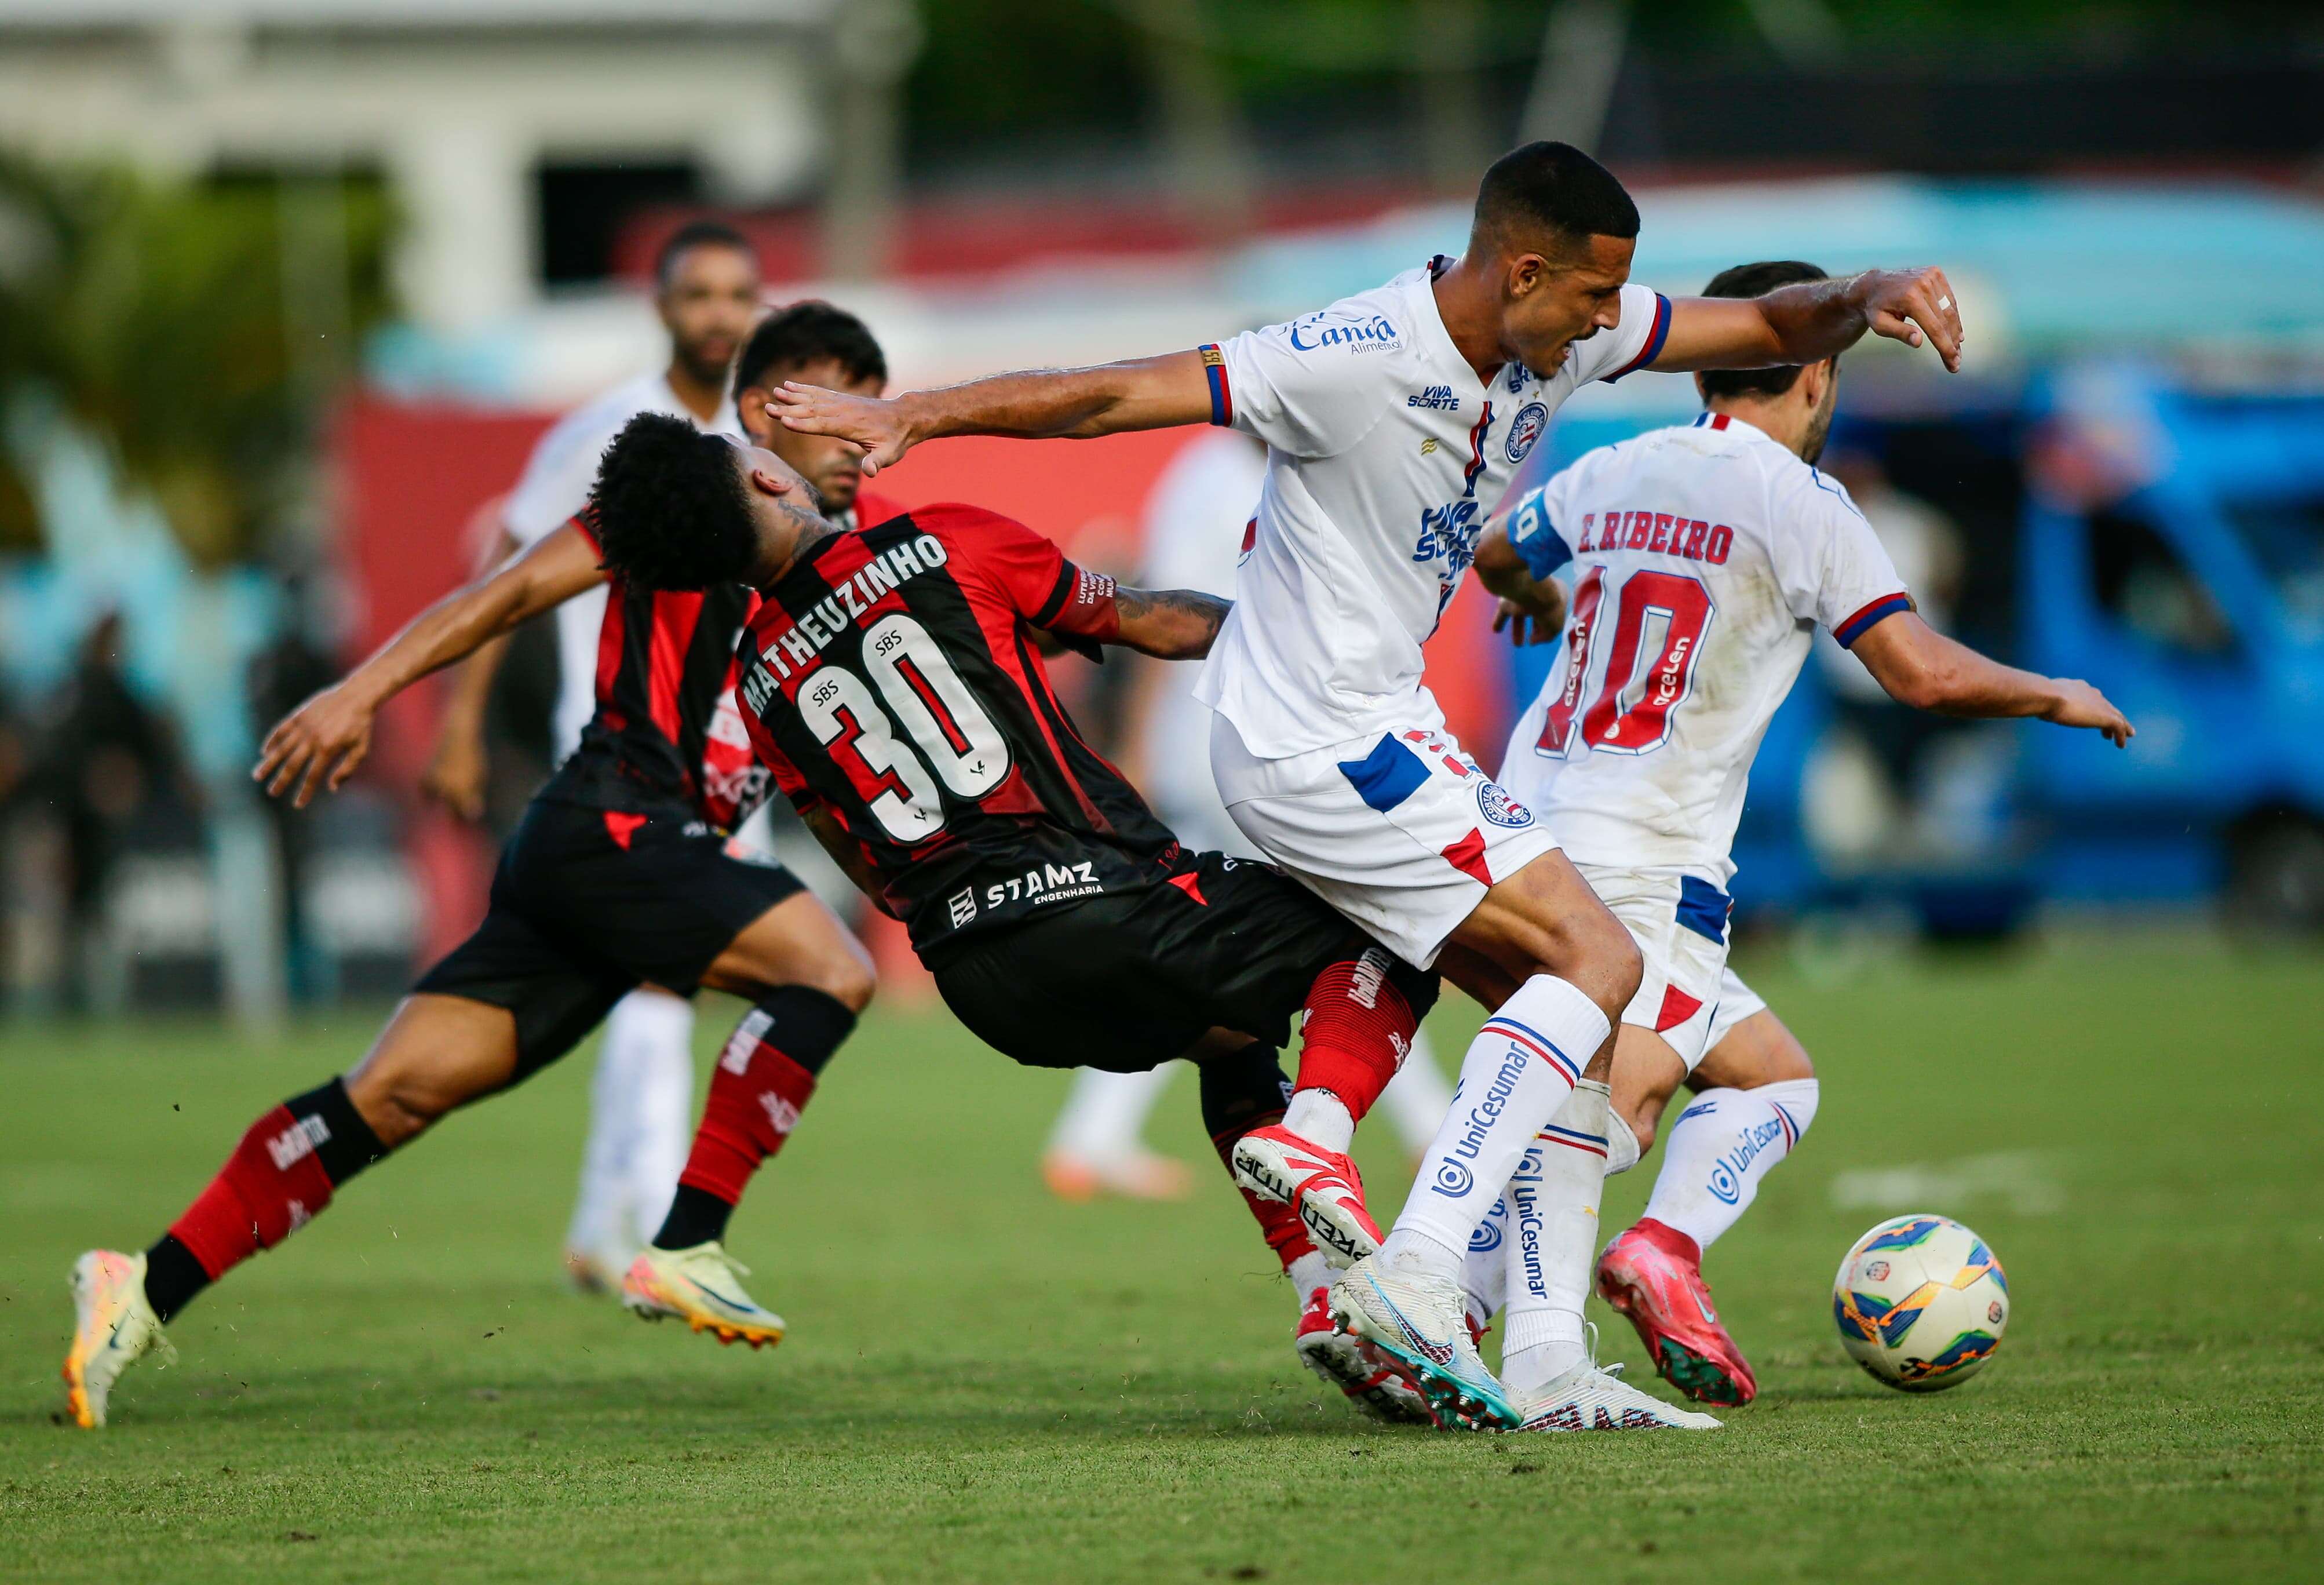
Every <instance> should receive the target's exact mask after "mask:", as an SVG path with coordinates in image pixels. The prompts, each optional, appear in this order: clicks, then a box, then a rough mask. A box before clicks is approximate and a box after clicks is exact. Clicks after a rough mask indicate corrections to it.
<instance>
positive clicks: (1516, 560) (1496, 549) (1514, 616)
mask: <svg viewBox="0 0 2324 1585" xmlns="http://www.w3.org/2000/svg"><path fill="white" fill-rule="evenodd" d="M1476 567H1477V581H1478V582H1479V583H1480V584H1482V585H1485V587H1486V588H1488V589H1489V590H1491V591H1492V592H1493V594H1497V595H1499V598H1500V607H1499V610H1498V611H1496V612H1495V613H1493V631H1495V632H1497V633H1498V632H1507V633H1508V635H1509V642H1511V643H1513V644H1547V643H1551V642H1554V640H1556V639H1557V637H1558V635H1559V634H1561V633H1563V631H1565V589H1564V586H1563V585H1561V584H1559V583H1558V581H1557V580H1556V579H1555V578H1549V577H1535V576H1534V572H1533V568H1532V567H1528V566H1527V565H1526V559H1525V557H1524V556H1523V555H1522V554H1520V553H1519V552H1518V550H1517V547H1516V546H1515V545H1513V544H1511V543H1510V542H1509V530H1508V522H1507V521H1496V522H1493V523H1491V524H1489V525H1488V526H1487V527H1486V530H1485V531H1484V533H1483V534H1482V535H1481V536H1480V537H1479V539H1478V540H1477V562H1476Z"/></svg>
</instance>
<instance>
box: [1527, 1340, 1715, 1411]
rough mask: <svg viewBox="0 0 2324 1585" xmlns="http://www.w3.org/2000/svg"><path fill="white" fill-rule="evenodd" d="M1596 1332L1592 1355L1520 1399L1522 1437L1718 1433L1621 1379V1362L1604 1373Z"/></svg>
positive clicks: (1591, 1345) (1589, 1354) (1592, 1343)
mask: <svg viewBox="0 0 2324 1585" xmlns="http://www.w3.org/2000/svg"><path fill="white" fill-rule="evenodd" d="M1597 1353H1598V1329H1597V1328H1596V1327H1595V1326H1592V1327H1591V1329H1590V1352H1589V1353H1587V1354H1584V1355H1583V1356H1582V1359H1581V1360H1580V1361H1579V1362H1578V1363H1576V1364H1575V1365H1574V1366H1573V1368H1572V1369H1570V1370H1567V1371H1566V1372H1565V1373H1564V1374H1563V1375H1562V1376H1557V1377H1554V1378H1551V1380H1549V1381H1548V1382H1547V1383H1546V1384H1545V1385H1544V1386H1543V1387H1541V1389H1540V1390H1539V1391H1537V1392H1533V1393H1528V1394H1526V1395H1524V1396H1521V1397H1519V1398H1518V1399H1517V1412H1518V1413H1519V1414H1520V1415H1523V1416H1524V1421H1525V1423H1524V1424H1521V1425H1519V1426H1518V1427H1517V1429H1518V1430H1519V1431H1717V1430H1718V1429H1720V1422H1719V1421H1717V1420H1714V1419H1712V1418H1711V1416H1710V1415H1698V1414H1696V1413H1695V1412H1694V1411H1693V1410H1692V1409H1681V1408H1677V1407H1675V1406H1674V1405H1670V1404H1666V1403H1665V1402H1663V1401H1662V1399H1660V1398H1657V1397H1650V1396H1647V1395H1646V1394H1645V1393H1642V1392H1640V1391H1639V1390H1638V1389H1637V1387H1632V1386H1630V1385H1629V1384H1628V1382H1625V1381H1622V1380H1619V1379H1618V1378H1619V1377H1620V1375H1621V1372H1622V1367H1621V1364H1620V1362H1618V1361H1617V1362H1616V1363H1615V1364H1613V1365H1611V1366H1609V1367H1606V1368H1600V1366H1599V1364H1598V1359H1597Z"/></svg>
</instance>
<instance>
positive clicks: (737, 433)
mask: <svg viewBox="0 0 2324 1585" xmlns="http://www.w3.org/2000/svg"><path fill="white" fill-rule="evenodd" d="M653 379H654V386H655V389H657V390H659V392H661V395H662V401H663V402H664V403H665V404H666V405H665V406H664V407H663V408H662V411H664V412H666V413H668V414H669V416H670V417H671V418H673V419H685V420H686V421H687V423H689V424H692V425H693V426H694V427H695V428H696V429H699V430H701V431H702V432H703V433H704V434H705V435H729V436H733V437H736V438H740V437H741V436H742V433H743V430H742V419H741V418H740V417H738V416H737V415H736V413H735V411H734V403H733V401H731V400H730V398H731V397H732V396H733V392H725V391H722V392H719V393H718V405H717V406H716V407H715V408H713V409H712V410H711V416H710V420H709V421H708V422H707V423H705V422H704V421H703V420H702V419H699V418H697V417H696V415H695V411H694V410H693V409H692V408H690V407H688V406H687V405H686V399H685V398H683V397H681V396H680V395H678V387H677V386H675V385H672V384H671V383H670V382H669V369H667V368H665V369H663V370H662V372H661V373H659V374H656V375H655V376H654V377H653Z"/></svg>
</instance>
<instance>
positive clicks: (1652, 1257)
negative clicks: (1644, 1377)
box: [1598, 1219, 1759, 1405]
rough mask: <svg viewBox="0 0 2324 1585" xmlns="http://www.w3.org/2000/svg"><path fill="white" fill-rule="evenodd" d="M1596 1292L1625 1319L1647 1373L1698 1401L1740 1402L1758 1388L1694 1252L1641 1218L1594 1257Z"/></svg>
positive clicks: (1673, 1233)
mask: <svg viewBox="0 0 2324 1585" xmlns="http://www.w3.org/2000/svg"><path fill="white" fill-rule="evenodd" d="M1598 1296H1599V1297H1600V1298H1602V1299H1604V1300H1605V1301H1606V1302H1607V1303H1608V1304H1611V1305H1612V1306H1613V1307H1614V1308H1615V1309H1617V1310H1618V1311H1620V1312H1621V1313H1623V1314H1625V1315H1627V1316H1628V1317H1629V1318H1630V1324H1631V1325H1632V1326H1634V1327H1637V1330H1638V1341H1641V1342H1643V1343H1645V1344H1646V1352H1647V1353H1649V1354H1650V1355H1652V1356H1653V1357H1654V1361H1655V1373H1656V1374H1657V1375H1659V1376H1660V1377H1661V1378H1663V1379H1664V1380H1665V1381H1667V1382H1669V1383H1670V1384H1671V1385H1672V1386H1673V1387H1676V1388H1678V1390H1679V1391H1681V1392H1683V1393H1684V1394H1685V1395H1686V1396H1688V1397H1691V1398H1692V1399H1693V1400H1694V1401H1695V1402H1697V1403H1699V1404H1728V1405H1741V1404H1748V1403H1749V1402H1750V1401H1751V1400H1752V1399H1753V1398H1755V1397H1757V1396H1758V1393H1759V1384H1758V1383H1757V1381H1756V1380H1754V1379H1753V1378H1752V1376H1751V1367H1750V1365H1749V1364H1748V1362H1747V1361H1746V1360H1745V1359H1744V1358H1743V1350H1740V1349H1738V1348H1737V1347H1736V1346H1735V1340H1734V1339H1733V1338H1731V1337H1729V1336H1728V1335H1727V1329H1726V1328H1725V1327H1724V1326H1721V1325H1720V1323H1719V1312H1718V1311H1717V1310H1716V1309H1715V1308H1713V1307H1712V1305H1711V1288H1710V1286H1709V1285H1708V1284H1706V1283H1705V1282H1704V1281H1703V1280H1702V1251H1701V1249H1699V1248H1697V1247H1696V1245H1695V1241H1694V1240H1693V1239H1690V1238H1688V1237H1687V1236H1686V1235H1685V1234H1684V1233H1683V1232H1680V1231H1679V1230H1677V1229H1675V1228H1670V1227H1665V1226H1664V1225H1663V1224H1662V1223H1661V1222H1659V1221H1653V1220H1652V1219H1648V1220H1646V1221H1640V1222H1639V1223H1638V1225H1637V1226H1636V1227H1634V1228H1632V1229H1631V1230H1629V1231H1628V1232H1626V1233H1624V1234H1622V1235H1621V1236H1620V1237H1619V1238H1618V1239H1615V1240H1614V1241H1613V1242H1612V1243H1610V1244H1609V1245H1607V1246H1606V1252H1605V1253H1604V1254H1603V1255H1600V1257H1599V1258H1598Z"/></svg>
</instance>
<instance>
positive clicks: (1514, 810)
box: [1477, 781, 1533, 831]
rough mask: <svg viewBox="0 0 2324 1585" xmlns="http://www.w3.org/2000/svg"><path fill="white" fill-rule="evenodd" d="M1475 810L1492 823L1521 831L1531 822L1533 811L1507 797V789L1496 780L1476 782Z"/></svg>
mask: <svg viewBox="0 0 2324 1585" xmlns="http://www.w3.org/2000/svg"><path fill="white" fill-rule="evenodd" d="M1477 810H1478V813H1480V814H1481V815H1483V816H1484V817H1485V818H1486V819H1488V820H1489V821H1491V822H1492V823H1493V824H1494V825H1501V826H1506V827H1508V829H1509V830H1511V831H1522V830H1524V829H1525V828H1526V826H1528V825H1532V824H1533V811H1532V810H1531V809H1528V808H1526V806H1524V805H1523V804H1520V803H1519V802H1517V799H1515V798H1513V797H1509V793H1508V788H1505V787H1503V786H1502V785H1501V784H1500V783H1499V782H1498V781H1486V782H1480V783H1479V784H1478V787H1477Z"/></svg>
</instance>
